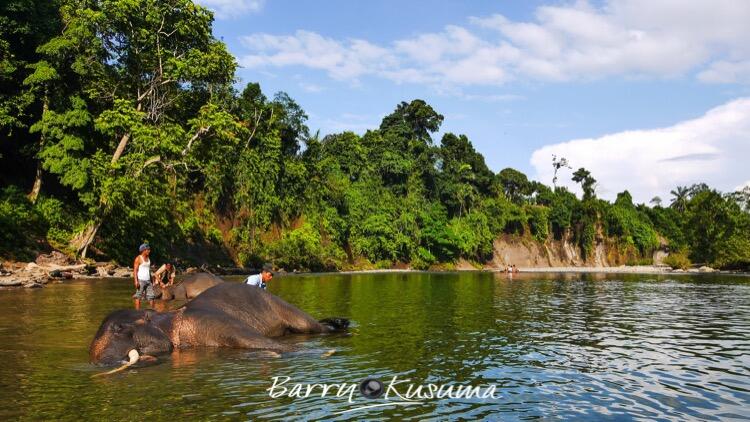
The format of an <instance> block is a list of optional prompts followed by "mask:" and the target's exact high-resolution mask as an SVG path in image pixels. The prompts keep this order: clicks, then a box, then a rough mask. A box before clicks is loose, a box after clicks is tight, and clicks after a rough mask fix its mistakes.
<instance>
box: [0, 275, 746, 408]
mask: <svg viewBox="0 0 750 422" xmlns="http://www.w3.org/2000/svg"><path fill="white" fill-rule="evenodd" d="M269 288H270V290H271V291H272V292H273V293H275V294H278V295H280V296H281V297H282V298H284V299H286V300H287V301H289V302H291V303H294V304H296V305H297V306H299V307H300V308H302V309H304V310H306V311H307V312H309V313H310V314H312V315H313V316H316V317H326V316H345V317H349V318H351V319H352V321H353V326H352V328H351V330H350V335H334V336H323V337H308V338H290V339H287V340H285V341H290V342H294V343H298V344H299V345H300V350H299V351H298V352H294V353H291V354H289V355H284V356H282V357H281V358H277V359H273V358H269V357H267V356H264V355H263V354H261V353H258V352H251V351H242V350H214V349H197V350H181V351H176V352H175V353H173V354H172V355H171V356H170V357H169V358H167V359H163V360H162V362H161V363H160V364H158V365H156V366H151V367H145V368H136V369H133V370H129V371H126V372H123V373H120V374H117V375H113V376H110V377H101V378H94V379H92V378H91V375H92V374H94V373H96V372H97V371H98V370H99V369H97V368H93V367H91V366H90V365H89V364H88V363H87V348H88V343H89V341H90V339H91V337H92V336H93V334H94V332H95V331H96V329H97V327H98V325H99V323H100V322H101V320H102V318H103V317H104V316H105V315H106V314H107V313H109V312H110V311H111V310H113V309H117V308H125V307H132V306H133V302H132V299H131V298H130V295H131V294H132V285H131V283H129V282H127V281H123V280H119V281H117V280H97V281H86V282H82V281H80V282H79V281H76V282H71V283H69V284H68V285H53V286H49V287H47V288H45V289H38V290H3V291H0V339H1V340H2V342H0V361H1V362H2V365H0V397H2V399H1V401H0V419H8V418H21V419H108V420H122V419H134V418H136V419H141V418H150V417H151V418H157V419H167V418H175V417H179V418H188V419H207V418H212V419H263V418H297V419H299V418H303V419H319V418H327V419H338V420H347V419H357V420H360V419H370V420H371V419H381V418H382V419H388V418H396V419H426V418H434V419H437V420H444V419H446V418H454V419H459V418H460V419H500V418H502V419H503V420H517V419H528V418H538V417H545V416H557V417H563V418H568V419H571V418H575V419H589V420H601V419H603V418H614V419H630V418H631V417H638V418H642V419H671V420H684V419H686V418H700V419H730V418H748V417H749V416H750V412H748V410H747V409H748V408H750V280H748V279H747V278H742V277H722V276H705V277H678V278H674V279H669V278H665V277H663V276H624V275H616V276H615V275H612V276H604V275H580V274H577V275H556V276H545V275H538V274H535V275H532V274H520V275H515V276H514V277H513V279H509V278H508V277H507V276H506V275H503V274H488V273H459V274H431V273H397V274H359V275H311V276H290V277H286V278H279V279H276V280H274V281H273V282H272V283H271V284H270V287H269ZM143 305H144V306H146V305H145V303H144V304H143ZM162 305H163V304H162ZM177 305H179V304H169V305H168V306H170V307H172V306H177ZM330 349H335V350H336V353H335V354H334V355H333V356H331V357H329V358H322V357H321V355H322V353H323V352H324V351H327V350H330ZM280 376H287V377H290V378H291V381H290V383H291V382H297V383H306V384H312V383H358V382H359V381H360V380H362V379H364V378H366V377H376V378H379V379H380V380H382V381H384V382H387V381H388V380H390V379H391V378H392V377H393V376H398V377H399V378H400V379H407V378H408V379H411V380H412V382H413V383H414V384H427V383H436V384H456V385H458V384H460V385H475V386H476V385H483V386H486V385H489V384H495V385H497V388H498V395H499V396H500V397H498V398H497V399H494V400H492V399H477V398H472V399H442V400H426V401H424V403H423V404H421V405H416V406H401V407H398V406H391V407H385V408H374V409H369V410H361V411H355V412H350V413H343V414H337V413H339V412H342V411H345V410H349V409H352V408H354V407H357V406H360V405H367V404H373V403H382V402H383V400H382V399H381V400H380V401H379V402H378V401H367V399H364V398H362V397H361V396H359V395H357V397H355V401H356V403H354V404H352V403H348V402H347V398H346V397H338V398H337V397H335V396H329V397H326V398H321V397H320V396H319V395H313V396H310V397H307V398H290V397H280V398H275V399H274V398H270V397H269V396H268V392H267V391H266V389H267V388H269V387H270V386H271V384H272V377H280Z"/></svg>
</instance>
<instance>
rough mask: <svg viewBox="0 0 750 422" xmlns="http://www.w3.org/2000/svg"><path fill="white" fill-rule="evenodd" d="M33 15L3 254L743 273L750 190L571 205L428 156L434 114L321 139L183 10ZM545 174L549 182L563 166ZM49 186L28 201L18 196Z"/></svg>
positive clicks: (43, 11) (7, 58) (140, 4)
mask: <svg viewBox="0 0 750 422" xmlns="http://www.w3.org/2000/svg"><path fill="white" fill-rule="evenodd" d="M37 3H39V4H36V3H34V2H29V1H26V0H10V1H9V2H5V3H3V5H2V6H0V11H1V12H2V13H0V135H2V136H3V140H4V142H2V143H0V154H1V155H2V159H3V160H4V161H3V164H4V166H3V167H2V168H0V180H3V181H6V180H8V181H11V182H12V183H11V184H12V185H13V186H11V187H10V188H6V189H4V190H3V194H2V200H1V201H0V229H2V233H0V236H2V237H0V240H2V245H1V246H0V248H2V249H1V250H0V252H2V254H3V256H19V254H18V251H27V250H28V251H30V250H31V249H33V248H34V247H38V245H43V247H45V248H46V247H47V245H51V246H53V247H55V248H60V249H63V250H66V251H68V252H71V253H81V254H83V253H85V252H86V251H87V250H88V247H89V245H91V246H92V247H93V249H94V250H95V252H96V253H97V254H99V255H100V256H101V257H102V258H114V259H116V260H118V261H120V262H122V263H129V262H130V261H131V260H132V256H133V254H134V253H135V247H137V245H138V244H139V243H141V242H143V241H144V240H149V241H150V242H151V243H152V245H154V257H155V259H157V260H159V259H162V258H166V257H177V256H179V257H182V258H185V259H186V260H190V261H193V262H195V261H198V262H200V263H202V262H201V261H203V262H205V261H208V260H214V259H224V260H226V259H229V258H231V259H232V260H234V262H236V263H238V264H245V263H250V264H253V265H257V264H259V263H262V262H264V261H267V260H273V261H275V263H276V264H277V265H279V266H282V267H285V268H287V269H289V270H293V269H302V270H329V269H341V268H348V267H350V266H352V265H359V264H358V263H362V265H368V266H373V265H374V266H376V267H387V266H390V265H393V264H394V263H408V264H410V265H411V266H413V267H414V268H429V267H431V266H435V265H440V266H442V267H450V266H451V265H452V263H454V262H456V261H457V260H458V259H461V258H463V259H468V260H470V261H474V262H482V261H485V260H487V259H489V258H491V256H492V244H493V240H494V239H496V238H497V237H498V236H501V235H504V234H512V235H517V236H522V237H524V238H525V239H526V240H528V241H532V240H533V241H537V242H545V241H547V240H549V239H550V238H551V237H553V238H555V239H558V240H565V241H572V242H574V243H575V244H576V245H578V247H579V248H580V250H581V254H582V255H583V256H584V257H589V258H590V257H591V255H592V252H593V248H594V245H595V242H597V238H599V239H598V241H607V242H611V241H616V242H617V243H618V246H619V247H620V248H621V249H622V250H626V251H628V253H629V254H631V255H632V254H633V252H634V251H637V254H639V255H641V256H629V258H628V259H630V261H631V262H637V261H639V260H641V259H646V258H647V257H648V256H649V254H650V253H651V251H652V250H653V249H654V248H657V247H658V246H659V243H660V241H661V240H662V239H664V238H665V239H666V241H667V243H668V244H669V245H670V247H671V248H672V249H673V250H674V249H679V250H684V251H685V252H684V253H685V254H687V255H689V257H690V258H691V259H692V260H693V261H695V262H699V263H708V264H711V265H716V266H722V267H726V268H744V267H746V266H747V265H748V262H750V258H749V257H748V253H750V252H748V251H750V247H749V245H748V239H750V217H749V215H750V214H748V211H750V189H746V190H745V191H740V192H734V193H732V194H729V195H722V194H721V193H719V192H716V191H713V190H711V189H709V188H708V187H707V186H706V185H704V184H699V185H694V186H691V187H677V188H676V190H674V191H672V192H671V193H672V195H673V200H672V201H671V204H670V207H668V208H663V207H661V206H660V201H653V204H655V207H653V208H649V207H647V206H646V205H643V204H640V205H636V204H634V203H633V199H632V197H631V195H630V194H629V193H628V192H623V193H621V194H620V195H618V197H617V199H616V200H615V201H614V203H613V204H610V203H608V202H606V201H602V200H597V199H596V197H595V187H596V179H594V177H593V175H592V174H591V173H590V172H589V171H588V170H586V169H584V168H580V169H578V170H577V171H576V172H575V173H574V174H573V180H574V181H575V182H577V183H580V184H581V187H582V189H583V197H582V199H581V200H579V199H578V198H576V196H575V195H574V194H572V193H571V192H569V191H567V190H566V189H564V188H558V187H555V189H554V190H553V189H550V188H549V187H548V186H545V185H544V184H542V183H539V182H537V181H532V180H529V179H528V177H527V176H526V175H525V174H523V173H522V172H520V171H518V170H515V169H512V168H506V169H503V170H502V171H500V172H499V173H497V174H494V173H493V172H492V171H491V170H490V169H489V168H488V167H487V164H486V162H485V160H484V157H483V156H482V154H480V153H479V152H478V151H476V149H475V148H474V146H473V145H472V143H471V141H470V140H469V138H468V137H467V136H465V135H460V134H453V133H445V134H444V135H443V136H442V138H441V139H440V143H439V145H436V144H435V143H434V142H433V139H432V136H433V135H434V134H435V133H437V132H438V131H439V130H440V127H441V125H442V123H443V120H444V117H443V116H442V115H441V114H439V113H438V112H437V111H436V110H435V109H433V108H432V106H430V105H429V104H427V103H426V102H425V101H423V100H420V99H415V100H412V101H410V102H402V103H400V104H398V105H397V106H396V107H395V109H394V110H393V111H392V112H391V113H390V114H388V115H387V116H385V117H384V118H383V120H382V122H381V124H380V126H379V127H377V128H373V130H369V131H367V132H366V133H365V134H364V135H362V136H360V135H357V134H355V133H352V132H343V133H334V134H328V135H326V136H324V137H322V138H321V137H320V135H319V134H318V133H314V134H311V132H310V130H309V128H308V127H307V114H306V113H305V111H304V110H303V109H302V107H301V106H300V105H299V104H298V103H297V102H296V101H295V100H294V99H293V98H291V97H290V96H289V95H288V94H286V93H284V92H279V93H276V94H274V95H266V94H265V93H264V92H263V91H262V89H261V87H260V85H259V84H257V83H249V84H247V85H246V86H245V87H244V88H243V89H242V90H241V91H237V90H236V89H235V87H234V82H235V79H234V78H235V75H234V71H235V67H236V64H235V61H234V58H233V56H232V55H231V54H229V53H228V51H227V48H226V46H225V45H224V43H222V42H221V41H219V40H218V39H216V37H214V35H213V33H212V20H213V16H212V14H211V12H210V11H209V10H208V9H206V8H204V7H202V6H200V5H197V4H195V3H193V2H192V1H190V0H170V1H168V2H165V1H158V0H107V1H101V2H88V1H78V0H56V1H50V2H37ZM42 3H43V4H42ZM6 139H7V140H8V142H5V140H6ZM552 158H553V167H554V169H555V179H554V180H553V183H554V181H556V177H557V171H558V170H560V169H561V168H563V167H566V168H567V167H569V165H568V162H567V160H566V159H564V158H559V159H558V157H552ZM35 170H38V171H37V172H35ZM37 175H38V177H37ZM42 181H44V182H45V184H44V187H43V188H42V194H41V195H38V192H36V193H35V192H32V194H30V195H29V196H28V198H29V199H27V197H26V196H25V195H24V194H23V193H22V192H21V191H20V189H19V188H17V187H14V186H24V188H26V187H28V186H32V185H34V186H40V185H39V184H38V183H36V182H39V183H41V182H42ZM35 200H36V203H34V201H35ZM35 245H36V246H35ZM206 251H211V252H210V253H208V252H206ZM24 253H25V252H24ZM644 257H645V258H644Z"/></svg>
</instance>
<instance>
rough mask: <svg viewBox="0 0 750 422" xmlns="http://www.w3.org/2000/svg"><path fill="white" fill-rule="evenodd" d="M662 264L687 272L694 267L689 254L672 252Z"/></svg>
mask: <svg viewBox="0 0 750 422" xmlns="http://www.w3.org/2000/svg"><path fill="white" fill-rule="evenodd" d="M662 262H663V263H664V265H668V266H670V267H672V268H673V269H678V268H679V269H681V270H686V269H688V268H690V266H691V265H693V263H692V262H690V258H688V256H687V254H686V253H685V252H682V251H680V252H671V253H670V254H669V255H667V256H666V257H665V258H664V259H663V260H662Z"/></svg>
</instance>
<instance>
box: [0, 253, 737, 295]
mask: <svg viewBox="0 0 750 422" xmlns="http://www.w3.org/2000/svg"><path fill="white" fill-rule="evenodd" d="M518 270H519V272H520V273H572V274H576V273H608V274H709V273H721V274H736V273H734V272H727V271H719V270H716V269H713V268H710V267H700V268H691V269H688V270H681V269H672V268H670V267H668V266H664V265H633V266H626V265H621V266H617V267H604V266H597V267H584V266H557V267H518ZM198 271H206V272H210V273H213V274H216V275H220V276H225V275H246V274H251V273H252V272H254V270H253V269H252V268H241V267H221V266H211V267H209V266H203V267H200V268H198V267H189V268H186V269H184V270H183V271H181V273H182V274H189V273H193V272H198ZM463 271H487V272H497V273H502V272H503V270H502V269H498V268H495V267H484V268H476V267H473V266H470V265H457V266H456V267H455V268H453V269H450V270H448V269H437V270H431V272H463ZM410 272H420V270H415V269H412V268H408V267H407V268H381V269H362V270H349V271H340V272H333V273H331V274H379V273H410ZM131 274H132V270H131V269H130V268H128V267H122V266H118V265H116V264H114V263H111V262H98V263H88V264H87V263H81V262H71V261H70V260H69V259H68V258H67V257H65V256H64V255H62V254H59V253H58V254H56V253H54V252H53V253H52V254H49V255H40V256H39V257H38V258H37V260H36V261H35V262H28V263H23V262H5V263H3V264H2V265H0V288H3V287H25V288H39V287H43V286H44V285H46V284H48V283H62V282H64V281H65V280H71V279H86V278H129V277H131ZM281 274H284V275H287V274H289V275H292V274H309V273H297V272H290V273H286V272H284V271H281ZM319 274H327V273H319Z"/></svg>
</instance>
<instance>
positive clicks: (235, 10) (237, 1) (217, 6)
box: [196, 0, 265, 19]
mask: <svg viewBox="0 0 750 422" xmlns="http://www.w3.org/2000/svg"><path fill="white" fill-rule="evenodd" d="M196 2H197V3H199V4H201V5H202V6H205V7H207V8H209V9H211V10H213V12H214V15H215V16H216V18H217V19H229V18H232V17H237V16H240V15H244V14H247V13H255V12H259V11H260V10H261V9H262V8H263V5H264V4H265V0H196Z"/></svg>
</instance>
